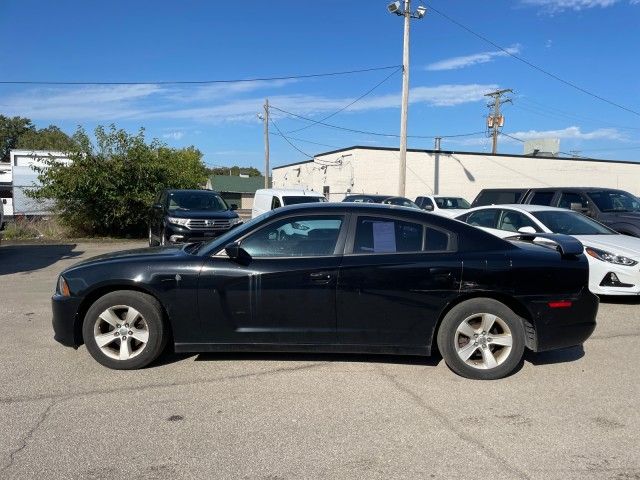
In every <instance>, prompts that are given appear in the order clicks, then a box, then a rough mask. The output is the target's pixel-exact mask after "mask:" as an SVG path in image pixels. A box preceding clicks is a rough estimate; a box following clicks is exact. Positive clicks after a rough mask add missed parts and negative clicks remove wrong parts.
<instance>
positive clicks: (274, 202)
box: [271, 196, 282, 210]
mask: <svg viewBox="0 0 640 480" xmlns="http://www.w3.org/2000/svg"><path fill="white" fill-rule="evenodd" d="M281 206H282V205H281V204H280V199H279V198H278V197H276V196H274V197H273V199H271V210H275V209H276V208H280V207H281Z"/></svg>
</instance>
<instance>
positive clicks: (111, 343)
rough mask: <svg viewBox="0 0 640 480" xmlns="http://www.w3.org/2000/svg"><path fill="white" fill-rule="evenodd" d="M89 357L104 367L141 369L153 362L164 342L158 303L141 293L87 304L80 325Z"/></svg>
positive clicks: (109, 296) (123, 292)
mask: <svg viewBox="0 0 640 480" xmlns="http://www.w3.org/2000/svg"><path fill="white" fill-rule="evenodd" d="M82 336H83V338H84V343H85V345H86V346H87V350H88V351H89V353H90V354H91V356H92V357H93V358H94V359H95V360H96V361H98V362H99V363H101V364H102V365H104V366H105V367H109V368H114V369H118V370H132V369H136V368H142V367H145V366H147V365H148V364H150V363H151V362H153V361H154V360H155V359H156V358H157V357H158V355H160V353H161V352H162V350H163V348H164V346H165V345H166V342H167V336H168V335H167V331H166V327H165V323H164V319H163V315H162V307H161V306H160V303H159V302H158V301H157V300H156V299H155V298H153V297H152V296H150V295H147V294H145V293H142V292H136V291H129V290H121V291H116V292H111V293H107V294H106V295H104V296H103V297H100V298H99V299H98V300H96V302H95V303H94V304H93V305H91V307H90V308H89V310H88V311H87V314H86V316H85V319H84V323H83V325H82Z"/></svg>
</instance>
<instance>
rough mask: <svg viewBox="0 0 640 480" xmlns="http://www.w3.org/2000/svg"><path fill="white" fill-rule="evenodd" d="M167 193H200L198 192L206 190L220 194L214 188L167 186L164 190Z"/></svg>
mask: <svg viewBox="0 0 640 480" xmlns="http://www.w3.org/2000/svg"><path fill="white" fill-rule="evenodd" d="M166 192H167V193H194V192H197V193H200V192H206V193H215V194H216V195H220V194H219V193H218V192H216V191H215V190H207V189H202V188H168V189H167V190H166Z"/></svg>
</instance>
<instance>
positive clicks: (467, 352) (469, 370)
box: [438, 298, 525, 380]
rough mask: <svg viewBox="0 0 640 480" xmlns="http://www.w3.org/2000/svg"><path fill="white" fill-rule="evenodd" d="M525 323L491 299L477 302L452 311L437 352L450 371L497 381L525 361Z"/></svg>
mask: <svg viewBox="0 0 640 480" xmlns="http://www.w3.org/2000/svg"><path fill="white" fill-rule="evenodd" d="M524 343H525V331H524V325H523V322H522V319H521V318H520V317H519V316H518V315H516V314H515V313H514V312H513V311H512V310H511V309H510V308H509V307H507V306H506V305H504V304H503V303H501V302H498V301H497V300H493V299H490V298H474V299H470V300H467V301H464V302H462V303H460V304H458V305H456V306H455V307H453V308H452V309H451V310H450V311H449V312H448V313H447V314H446V315H445V317H444V319H443V320H442V323H441V325H440V329H439V330H438V348H439V349H440V353H442V356H443V358H444V360H445V362H446V363H447V365H448V366H449V368H451V370H453V371H454V372H456V373H457V374H458V375H461V376H463V377H467V378H473V379H477V380H495V379H498V378H502V377H505V376H507V375H509V374H510V373H511V372H513V371H514V370H515V369H516V367H517V366H518V365H519V364H520V362H521V361H522V356H523V354H524Z"/></svg>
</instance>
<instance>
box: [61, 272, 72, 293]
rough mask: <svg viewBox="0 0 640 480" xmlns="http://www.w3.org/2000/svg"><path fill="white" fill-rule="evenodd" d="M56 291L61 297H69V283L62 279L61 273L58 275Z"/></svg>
mask: <svg viewBox="0 0 640 480" xmlns="http://www.w3.org/2000/svg"><path fill="white" fill-rule="evenodd" d="M58 293H59V294H60V295H62V296H63V297H70V296H71V291H70V290H69V285H68V284H67V281H66V280H65V279H64V277H63V276H62V275H60V276H59V277H58Z"/></svg>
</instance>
